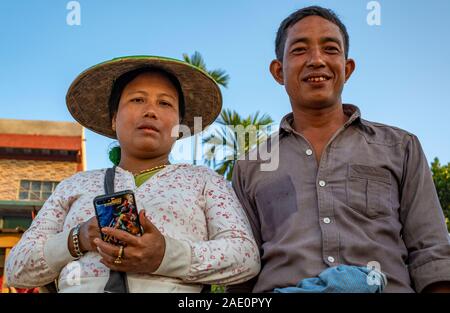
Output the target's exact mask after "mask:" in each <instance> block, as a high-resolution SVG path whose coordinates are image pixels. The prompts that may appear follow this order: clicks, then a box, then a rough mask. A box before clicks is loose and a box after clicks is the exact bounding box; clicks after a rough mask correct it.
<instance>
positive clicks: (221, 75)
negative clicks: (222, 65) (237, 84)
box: [183, 51, 230, 88]
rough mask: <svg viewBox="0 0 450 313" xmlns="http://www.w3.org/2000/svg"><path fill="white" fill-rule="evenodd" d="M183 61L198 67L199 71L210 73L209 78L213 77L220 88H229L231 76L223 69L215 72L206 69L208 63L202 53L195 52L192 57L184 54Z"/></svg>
mask: <svg viewBox="0 0 450 313" xmlns="http://www.w3.org/2000/svg"><path fill="white" fill-rule="evenodd" d="M183 59H184V61H185V62H187V63H189V64H191V65H194V66H195V67H198V68H199V69H201V70H203V71H205V72H206V73H208V74H209V76H211V77H212V78H213V79H214V81H215V82H216V83H217V84H218V85H219V86H223V87H225V88H227V87H228V82H229V81H230V76H229V75H228V74H226V72H225V71H224V70H222V69H215V70H212V71H209V70H208V69H207V68H206V63H205V61H204V60H203V57H202V55H201V54H200V52H198V51H195V52H194V54H193V55H192V56H189V55H188V54H187V53H183Z"/></svg>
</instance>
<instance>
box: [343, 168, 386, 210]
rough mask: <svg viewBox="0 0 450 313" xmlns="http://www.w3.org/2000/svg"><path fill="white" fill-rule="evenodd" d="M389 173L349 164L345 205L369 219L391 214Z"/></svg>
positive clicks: (381, 169)
mask: <svg viewBox="0 0 450 313" xmlns="http://www.w3.org/2000/svg"><path fill="white" fill-rule="evenodd" d="M391 185H392V183H391V173H390V172H389V170H386V169H384V168H380V167H372V166H367V165H360V164H349V165H348V175H347V203H348V205H349V206H350V207H351V208H352V209H354V210H355V211H357V212H360V213H362V214H363V215H365V216H367V217H369V218H377V217H382V216H388V215H390V214H391V213H392V201H391V189H392V188H391Z"/></svg>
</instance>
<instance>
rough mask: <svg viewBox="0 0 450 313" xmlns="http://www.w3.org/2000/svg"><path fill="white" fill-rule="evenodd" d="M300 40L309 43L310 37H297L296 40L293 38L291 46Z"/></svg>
mask: <svg viewBox="0 0 450 313" xmlns="http://www.w3.org/2000/svg"><path fill="white" fill-rule="evenodd" d="M299 42H302V43H308V42H309V39H308V38H306V37H298V38H295V39H294V40H292V42H290V43H289V46H293V45H295V44H296V43H299Z"/></svg>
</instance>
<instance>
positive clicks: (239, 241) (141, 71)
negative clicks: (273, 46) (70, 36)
mask: <svg viewBox="0 0 450 313" xmlns="http://www.w3.org/2000/svg"><path fill="white" fill-rule="evenodd" d="M221 99H222V98H221V94H220V90H219V88H218V87H217V85H216V84H215V82H214V81H213V80H212V79H211V78H210V77H209V76H208V75H207V74H205V73H204V72H203V71H201V70H199V69H197V68H195V67H193V66H191V65H189V64H187V63H184V62H181V61H177V60H173V59H167V58H161V57H149V56H141V57H126V58H118V59H114V60H112V61H109V62H105V63H102V64H99V65H97V66H94V67H92V68H90V69H88V70H87V71H85V72H83V73H82V74H80V76H79V77H78V78H77V79H76V80H75V81H74V82H73V83H72V85H71V87H70V89H69V91H68V94H67V98H66V100H67V105H68V108H69V111H70V112H71V114H72V115H73V117H74V118H75V119H76V120H77V121H78V122H79V123H80V124H82V125H83V126H85V127H87V128H89V129H91V130H92V131H94V132H97V133H99V134H102V135H105V136H108V137H111V138H117V140H118V142H119V144H120V162H119V164H118V166H117V167H116V168H115V180H114V191H116V192H118V191H122V190H128V189H131V190H133V192H134V194H135V197H136V205H137V208H138V210H139V221H140V223H141V225H142V228H143V230H144V234H143V235H142V236H141V237H136V236H133V235H131V234H128V233H126V232H124V231H122V230H119V229H114V228H104V229H102V230H101V231H102V232H103V233H104V234H106V235H109V236H114V237H115V238H116V239H118V240H120V241H122V242H125V243H126V245H125V246H122V247H119V246H114V245H111V244H108V243H106V242H103V241H102V240H101V239H100V238H101V237H100V231H99V228H98V223H97V219H96V217H95V212H94V207H93V199H94V197H96V196H98V195H101V194H104V193H105V191H104V179H105V172H106V170H105V169H102V170H93V171H87V172H80V173H77V174H75V175H74V176H72V177H70V178H68V179H66V180H64V181H62V182H61V183H60V184H59V185H58V186H57V188H56V190H55V191H54V193H53V194H52V195H51V197H50V198H49V199H48V200H47V201H46V202H45V204H44V206H43V207H42V209H41V210H40V212H39V214H38V215H37V217H36V218H35V220H34V221H33V223H32V225H31V227H30V228H29V229H28V230H27V231H26V232H25V233H24V235H23V237H22V239H21V240H20V242H19V243H18V244H17V245H16V246H15V247H14V248H13V249H12V250H11V253H10V255H9V258H8V260H7V264H6V273H7V279H8V283H9V284H10V285H12V286H17V287H35V286H43V285H45V284H48V283H50V282H52V281H53V280H55V279H57V280H58V287H59V291H60V292H103V291H104V288H105V285H106V283H107V282H108V278H109V276H110V272H111V274H112V273H117V272H125V273H127V281H128V287H129V291H130V292H200V291H201V289H202V287H203V285H204V284H236V283H240V282H243V281H246V280H248V279H250V278H252V277H253V276H255V275H256V274H257V273H258V272H259V269H260V263H259V253H258V249H257V247H256V244H255V241H254V238H253V236H252V233H251V228H250V226H249V222H248V220H247V218H246V216H245V214H244V212H243V210H242V207H241V205H240V204H239V202H238V200H237V198H236V196H235V194H234V193H233V191H232V189H231V188H230V187H229V185H228V184H227V183H226V181H225V180H224V179H223V178H222V177H221V176H219V175H217V174H216V173H215V172H213V171H212V170H210V169H208V168H206V167H201V166H192V165H187V164H173V165H172V164H169V162H168V158H169V154H170V151H171V148H172V146H173V144H174V143H175V141H176V140H177V137H178V131H177V130H180V129H181V128H180V127H179V126H180V125H181V124H184V125H186V126H187V129H188V130H191V131H193V130H194V122H193V121H194V117H196V116H200V117H201V118H202V121H203V125H204V126H207V125H209V124H210V123H212V122H213V121H214V119H215V118H216V117H217V115H218V114H219V112H220V109H221ZM173 134H176V135H175V136H173Z"/></svg>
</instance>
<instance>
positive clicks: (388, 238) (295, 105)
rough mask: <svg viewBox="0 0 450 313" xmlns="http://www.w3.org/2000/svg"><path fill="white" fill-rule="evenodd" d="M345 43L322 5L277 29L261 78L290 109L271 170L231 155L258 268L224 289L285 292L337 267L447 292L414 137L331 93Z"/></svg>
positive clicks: (448, 263) (449, 249)
mask: <svg viewBox="0 0 450 313" xmlns="http://www.w3.org/2000/svg"><path fill="white" fill-rule="evenodd" d="M348 51H349V36H348V33H347V30H346V28H345V26H344V25H343V24H342V22H341V21H340V20H339V18H338V17H337V16H336V15H335V14H334V13H333V12H332V11H331V10H328V9H324V8H321V7H317V6H314V7H308V8H304V9H301V10H299V11H297V12H295V13H293V14H292V15H290V16H289V17H288V18H286V19H285V20H284V21H283V22H282V23H281V25H280V28H279V30H278V33H277V38H276V56H277V58H276V60H274V61H272V63H271V65H270V71H271V73H272V75H273V77H274V78H275V80H276V81H277V82H278V83H279V84H281V85H284V86H285V89H286V92H287V94H288V95H289V99H290V102H291V106H292V113H290V114H288V115H287V116H285V117H284V118H283V120H282V122H281V127H280V131H279V133H278V134H277V135H276V136H277V138H278V143H277V144H276V145H273V146H272V154H273V155H278V157H279V166H278V168H277V169H276V170H275V171H261V164H262V163H264V161H263V160H262V158H261V157H260V155H259V154H258V151H253V152H251V153H252V154H253V156H254V157H255V158H256V160H255V159H252V157H250V158H246V159H249V160H239V161H238V162H237V163H236V166H235V169H234V175H233V186H234V189H235V191H236V194H237V195H238V197H239V199H240V200H241V202H242V204H243V206H244V208H245V210H246V212H247V215H248V217H249V220H250V222H251V225H252V228H253V232H254V235H255V237H256V240H257V242H258V244H259V247H260V252H261V260H262V267H261V272H260V274H259V276H258V277H256V279H254V280H252V281H251V284H247V285H240V286H235V287H234V288H230V289H229V290H230V291H235V292H236V291H250V290H253V291H254V292H270V291H273V289H274V288H283V287H288V286H295V285H296V284H297V283H298V282H299V281H300V280H302V279H305V278H310V277H316V276H318V275H319V274H320V273H321V272H322V271H324V270H325V269H327V268H329V267H334V266H337V265H341V264H342V265H354V266H362V267H365V266H375V267H376V268H377V269H378V270H380V271H381V272H383V273H384V274H385V275H386V277H387V281H388V284H387V287H386V289H385V290H384V291H385V292H414V291H415V292H423V291H431V292H435V291H443V292H445V291H446V292H449V291H450V283H449V282H450V242H449V236H448V232H447V228H446V226H445V221H444V217H443V213H442V209H441V207H440V204H439V200H438V197H437V195H436V190H435V187H434V185H433V181H432V177H431V172H430V169H429V167H428V162H427V160H426V158H425V156H424V153H423V151H422V148H421V146H420V143H419V141H418V139H417V137H416V136H414V135H413V134H410V133H408V132H406V131H403V130H401V129H398V128H395V127H391V126H386V125H382V124H378V123H373V122H369V121H366V120H364V119H362V118H361V114H360V111H359V109H358V108H357V107H356V106H353V105H346V104H342V100H341V94H342V90H343V87H344V84H345V83H346V81H347V80H348V79H349V78H350V77H351V75H352V73H353V71H354V69H355V61H354V60H352V59H349V58H348Z"/></svg>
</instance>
